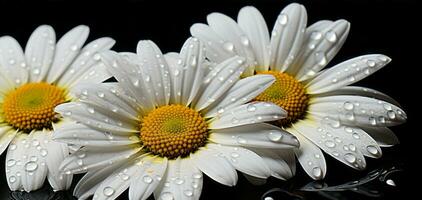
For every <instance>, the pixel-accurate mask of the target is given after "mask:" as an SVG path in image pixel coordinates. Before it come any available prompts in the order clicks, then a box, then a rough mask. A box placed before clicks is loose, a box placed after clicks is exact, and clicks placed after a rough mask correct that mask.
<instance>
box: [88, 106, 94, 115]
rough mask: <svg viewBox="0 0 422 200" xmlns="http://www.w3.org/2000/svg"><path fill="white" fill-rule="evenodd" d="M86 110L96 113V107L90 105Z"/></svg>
mask: <svg viewBox="0 0 422 200" xmlns="http://www.w3.org/2000/svg"><path fill="white" fill-rule="evenodd" d="M86 110H87V111H88V112H89V113H91V114H94V113H95V110H94V108H91V107H88V108H87V109H86Z"/></svg>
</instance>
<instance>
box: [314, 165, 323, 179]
mask: <svg viewBox="0 0 422 200" xmlns="http://www.w3.org/2000/svg"><path fill="white" fill-rule="evenodd" d="M312 174H313V175H314V176H315V177H316V178H319V177H321V176H322V170H321V168H319V167H314V168H313V169H312Z"/></svg>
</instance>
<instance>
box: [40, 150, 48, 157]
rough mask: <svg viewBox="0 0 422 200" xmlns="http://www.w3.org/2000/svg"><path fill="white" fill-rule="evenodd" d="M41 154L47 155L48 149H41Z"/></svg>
mask: <svg viewBox="0 0 422 200" xmlns="http://www.w3.org/2000/svg"><path fill="white" fill-rule="evenodd" d="M40 154H41V156H43V157H45V156H47V154H48V151H47V150H46V149H41V150H40Z"/></svg>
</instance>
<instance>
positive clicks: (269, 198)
mask: <svg viewBox="0 0 422 200" xmlns="http://www.w3.org/2000/svg"><path fill="white" fill-rule="evenodd" d="M264 200H274V199H273V198H272V197H265V198H264Z"/></svg>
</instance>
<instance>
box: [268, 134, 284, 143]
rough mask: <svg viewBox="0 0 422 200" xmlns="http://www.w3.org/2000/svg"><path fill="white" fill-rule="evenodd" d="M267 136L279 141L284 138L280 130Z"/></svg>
mask: <svg viewBox="0 0 422 200" xmlns="http://www.w3.org/2000/svg"><path fill="white" fill-rule="evenodd" d="M267 137H268V139H270V140H271V141H273V142H279V141H280V140H281V139H282V138H283V135H282V134H281V133H280V132H269V133H268V134H267Z"/></svg>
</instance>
